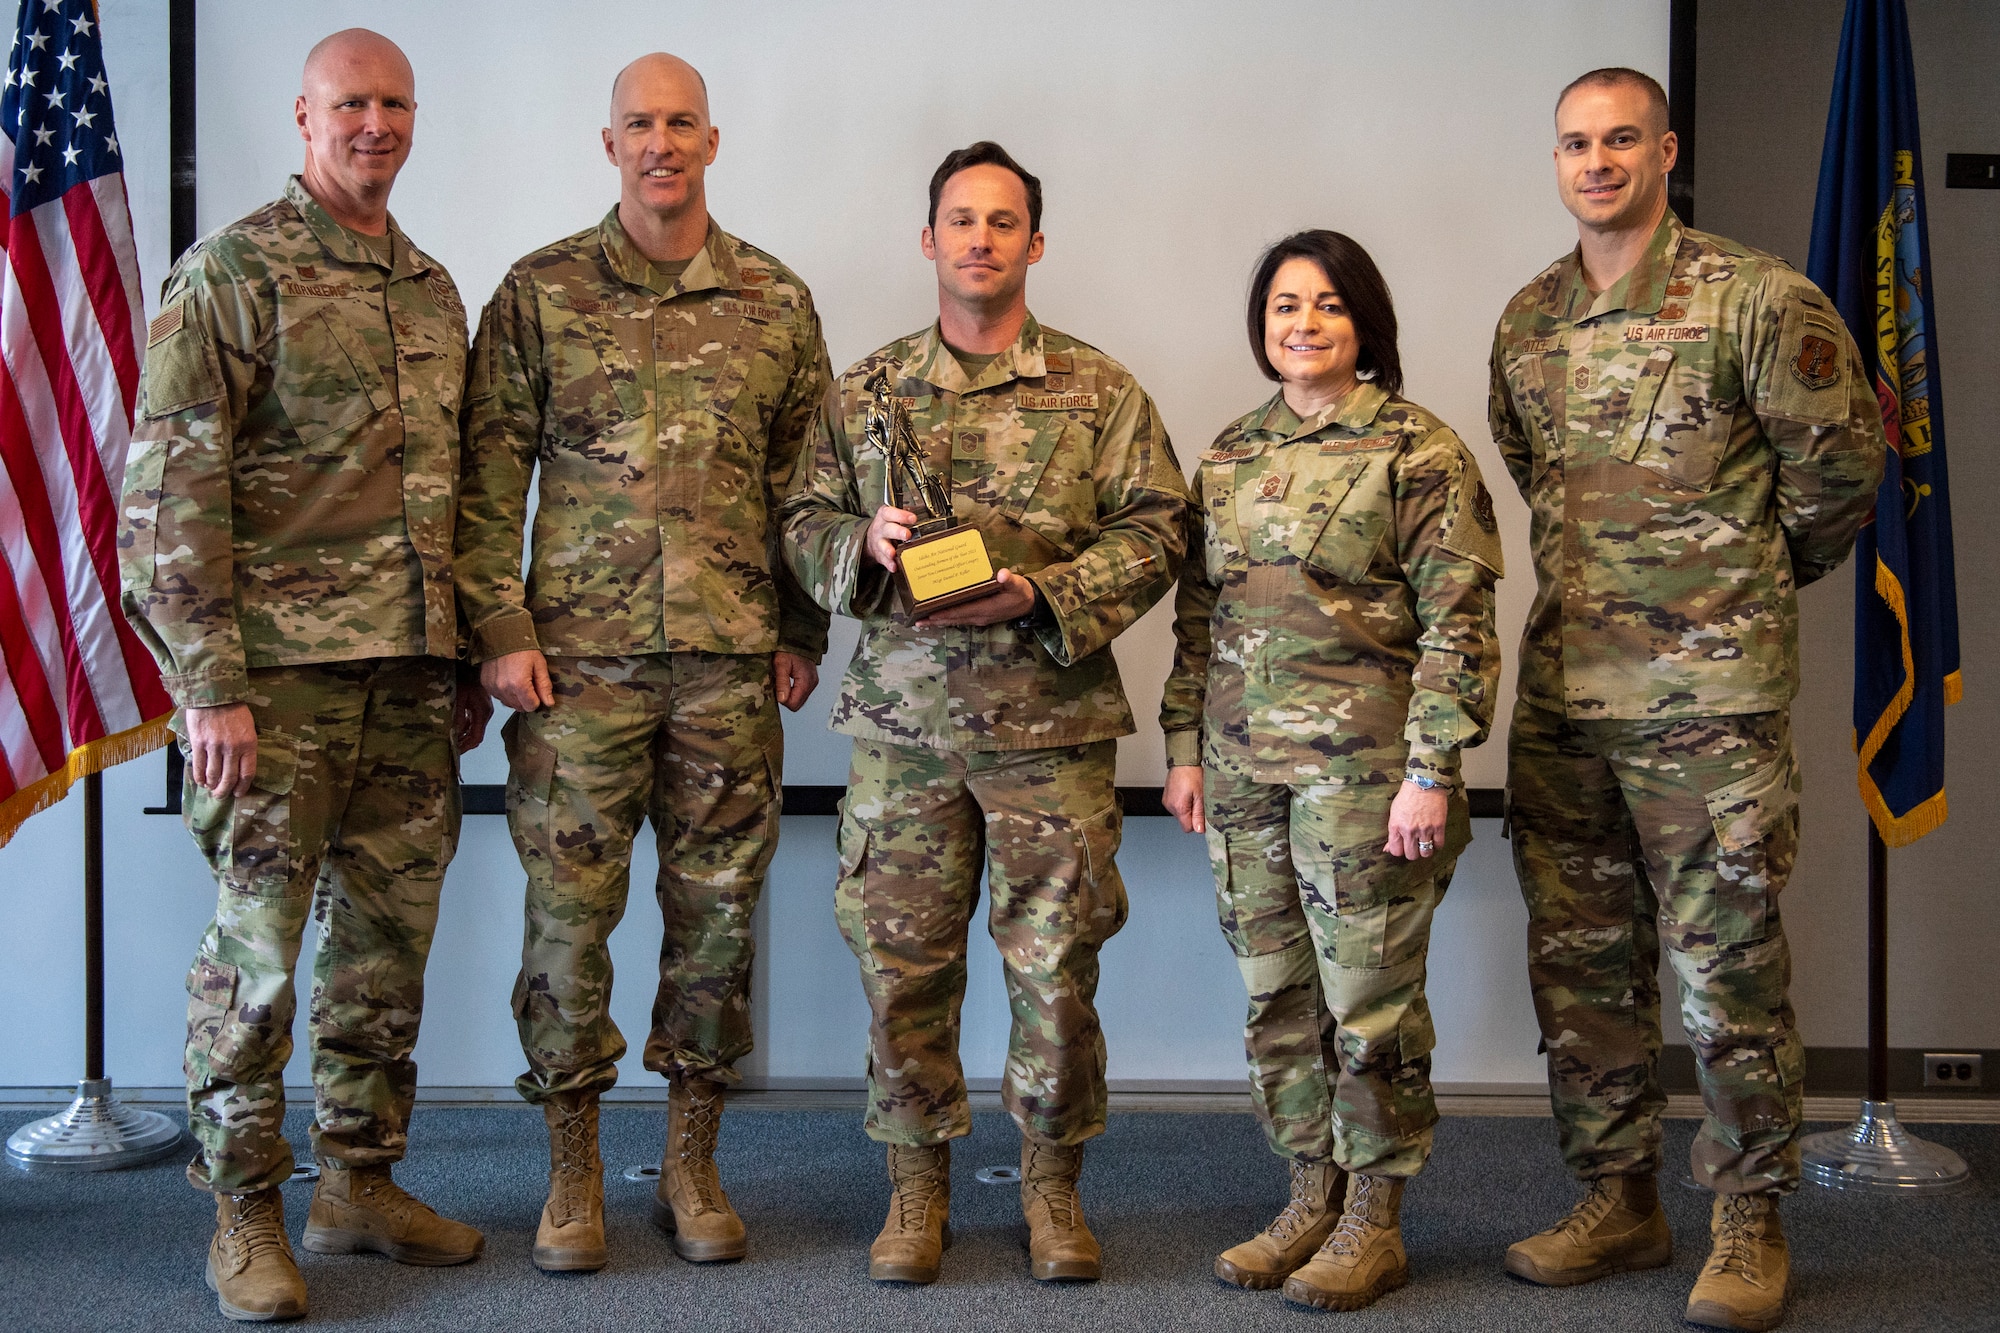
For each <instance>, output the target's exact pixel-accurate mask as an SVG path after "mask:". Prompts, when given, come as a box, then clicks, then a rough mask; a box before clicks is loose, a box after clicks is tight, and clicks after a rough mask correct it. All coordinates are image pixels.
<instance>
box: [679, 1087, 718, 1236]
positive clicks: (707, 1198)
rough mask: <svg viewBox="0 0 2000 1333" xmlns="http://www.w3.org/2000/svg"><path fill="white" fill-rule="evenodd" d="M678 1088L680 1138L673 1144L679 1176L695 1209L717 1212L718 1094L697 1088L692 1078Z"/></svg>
mask: <svg viewBox="0 0 2000 1333" xmlns="http://www.w3.org/2000/svg"><path fill="white" fill-rule="evenodd" d="M681 1087H682V1090H683V1091H685V1092H686V1094H687V1113H686V1115H685V1117H684V1118H683V1119H682V1121H681V1141H680V1143H679V1144H678V1145H676V1147H675V1155H676V1156H677V1157H679V1158H680V1162H681V1179H682V1180H683V1181H685V1182H686V1183H687V1188H688V1193H689V1195H690V1196H691V1198H690V1200H689V1202H690V1203H691V1204H692V1205H693V1208H694V1211H695V1212H697V1213H706V1212H717V1211H720V1209H721V1205H720V1203H719V1202H718V1200H719V1199H720V1198H721V1195H722V1177H721V1176H720V1175H719V1174H718V1173H717V1171H716V1169H715V1143H716V1140H717V1139H718V1138H719V1137H720V1136H721V1130H722V1097H721V1094H719V1093H717V1092H714V1091H713V1090H712V1089H708V1088H706V1087H703V1088H700V1089H697V1088H696V1087H695V1085H694V1084H693V1083H692V1081H690V1082H687V1083H683V1084H682V1085H681ZM704 1094H706V1095H704Z"/></svg>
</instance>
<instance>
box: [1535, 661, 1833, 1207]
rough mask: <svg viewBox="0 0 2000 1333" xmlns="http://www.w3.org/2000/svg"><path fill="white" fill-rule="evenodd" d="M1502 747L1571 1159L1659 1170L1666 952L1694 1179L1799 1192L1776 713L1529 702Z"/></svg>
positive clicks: (1607, 1167) (1786, 776) (1584, 1172)
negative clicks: (1696, 1114)
mask: <svg viewBox="0 0 2000 1333" xmlns="http://www.w3.org/2000/svg"><path fill="white" fill-rule="evenodd" d="M1508 752H1509V753H1508V760H1509V763H1508V786H1509V788H1510V791H1511V796H1512V805H1511V807H1510V824H1511V830H1512V839H1513V848H1514V864H1515V868H1516V870H1517V871H1518V873H1519V875H1520V879H1521V890H1522V894H1523V896H1524V897H1525V898H1526V900H1527V905H1528V977H1529V981H1530V983H1531V984H1532V986H1533V989H1534V997H1535V1015H1536V1018H1537V1019H1538V1020H1539V1021H1540V1024H1541V1029H1542V1040H1543V1043H1544V1045H1545V1046H1546V1047H1547V1048H1548V1057H1549V1090H1550V1100H1551V1102H1552V1104H1553V1107H1554V1110H1555V1117H1556V1127H1557V1133H1558V1137H1559V1139H1560V1142H1561V1145H1562V1151H1563V1157H1564V1159H1565V1160H1566V1161H1567V1162H1568V1164H1569V1167H1570V1170H1571V1171H1572V1172H1573V1173H1575V1174H1576V1175H1577V1176H1578V1177H1579V1178H1581V1179H1586V1180H1588V1179H1592V1178H1594V1177H1597V1176H1607V1175H1633V1174H1641V1173H1648V1172H1653V1171H1657V1170H1658V1169H1659V1166H1660V1155H1661V1129H1660V1116H1661V1114H1662V1113H1663V1112H1664V1111H1665V1109H1666V1100H1667V1099H1666V1093H1665V1091H1664V1090H1663V1089H1662V1088H1661V1086H1660V1081H1659V1053H1660V983H1659V976H1660V948H1661V946H1662V945H1665V947H1666V950H1667V959H1668V962H1669V963H1670V964H1671V965H1672V968H1673V972H1674V975H1675V976H1676V977H1677V978H1678V980H1679V989H1680V1007H1681V1024H1682V1026H1683V1027H1684V1028H1685V1030H1686V1032H1687V1036H1688V1043H1689V1045H1690V1046H1691V1047H1692V1049H1693V1054H1694V1059H1695V1073H1696V1077H1697V1079H1698V1080H1699V1082H1700V1085H1701V1092H1702V1104H1703V1107H1704V1109H1705V1110H1706V1112H1707V1115H1706V1118H1705V1119H1704V1120H1703V1122H1702V1126H1701V1129H1700V1131H1699V1132H1698V1133H1697V1134H1696V1135H1695V1139H1694V1144H1693V1146H1692V1148H1691V1149H1690V1150H1689V1152H1690V1166H1691V1169H1692V1171H1693V1174H1694V1179H1695V1180H1696V1182H1697V1183H1699V1184H1702V1185H1705V1186H1707V1187H1709V1188H1710V1189H1713V1190H1716V1191H1717V1192H1719V1193H1724V1194H1747V1193H1760V1192H1764V1191H1772V1190H1776V1191H1784V1190H1790V1189H1793V1188H1795V1187H1796V1186H1797V1185H1798V1181H1799V1153H1798V1145H1797V1136H1798V1131H1799V1125H1800V1119H1801V1115H1802V1113H1803V1110H1804V1093H1805V1088H1804V1073H1805V1048H1804V1045H1803V1043H1802V1041H1801V1040H1800V1037H1799V1031H1798V1023H1797V1020H1796V1018H1795V1017H1794V1015H1793V1013H1792V1006H1791V1002H1790V1001H1789V1000H1788V999H1787V998H1786V987H1787V985H1788V984H1789V982H1790V980H1791V968H1792V964H1791V953H1790V947H1789V945H1788V944H1787V943H1786V940H1785V933H1784V930H1783V927H1782V924H1781V921H1780V917H1779V912H1778V901H1779V899H1778V895H1779V892H1780V891H1781V890H1782V889H1783V888H1784V887H1785V881H1786V879H1787V878H1788V877H1789V876H1790V875H1791V871H1792V866H1793V865H1794V863H1795V862H1796V861H1797V858H1798V845H1799V804H1798V798H1799V789H1800V778H1799V770H1798V765H1797V761H1796V759H1795V758H1794V755H1793V752H1792V740H1791V731H1790V726H1789V723H1788V720H1787V718H1786V716H1785V713H1784V712H1783V711H1782V710H1781V711H1777V712H1769V713H1754V714H1746V715H1736V716H1730V717H1714V718H1678V719H1667V720H1661V721H1650V722H1648V721H1632V720H1626V719H1573V718H1564V717H1562V716H1561V715H1560V714H1557V713H1555V712H1553V711H1550V710H1548V709H1544V708H1539V707H1536V706H1535V705H1534V704H1532V703H1529V702H1528V701H1527V700H1525V699H1524V700H1520V701H1517V703H1516V705H1515V709H1514V718H1513V724H1512V726H1511V727H1510V729H1509V732H1508Z"/></svg>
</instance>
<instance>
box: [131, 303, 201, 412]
mask: <svg viewBox="0 0 2000 1333" xmlns="http://www.w3.org/2000/svg"><path fill="white" fill-rule="evenodd" d="M187 307H188V302H187V299H186V298H183V299H181V300H179V301H176V302H174V304H173V305H171V306H169V307H167V308H166V309H165V310H163V311H161V312H160V313H159V315H158V316H157V317H155V318H154V320H153V322H152V323H151V324H149V325H147V326H146V372H145V375H144V377H143V378H142V380H141V381H140V404H139V413H140V415H141V416H144V417H147V418H158V417H163V416H166V415H168V414H169V413H172V412H179V411H181V410H182V409H184V408H189V407H193V406H195V405H196V404H197V403H212V402H215V401H216V400H217V399H219V398H220V397H222V373H221V371H220V370H219V369H218V368H217V366H216V363H215V357H214V355H213V354H212V353H211V352H210V350H209V346H208V339H207V338H206V337H204V336H203V335H202V330H201V326H200V325H199V324H193V323H189V322H188V319H187Z"/></svg>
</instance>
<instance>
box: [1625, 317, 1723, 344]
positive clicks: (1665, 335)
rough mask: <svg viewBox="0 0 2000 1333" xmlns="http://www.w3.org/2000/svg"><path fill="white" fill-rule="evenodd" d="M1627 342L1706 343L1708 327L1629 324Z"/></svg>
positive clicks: (1626, 327) (1626, 332)
mask: <svg viewBox="0 0 2000 1333" xmlns="http://www.w3.org/2000/svg"><path fill="white" fill-rule="evenodd" d="M1662 313H1665V312H1662ZM1625 341H1626V342H1628V343H1705V342H1707V341H1708V325H1706V324H1627V325H1626V326H1625Z"/></svg>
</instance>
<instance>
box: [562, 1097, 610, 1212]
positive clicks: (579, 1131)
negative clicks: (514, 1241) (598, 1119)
mask: <svg viewBox="0 0 2000 1333" xmlns="http://www.w3.org/2000/svg"><path fill="white" fill-rule="evenodd" d="M554 1139H555V1153H556V1172H555V1174H556V1181H555V1182H552V1185H553V1187H552V1188H551V1190H550V1191H549V1192H550V1194H551V1196H552V1203H553V1206H552V1207H551V1208H550V1209H549V1220H550V1221H552V1222H554V1223H555V1224H556V1225H557V1226H559V1227H564V1226H568V1225H569V1224H570V1223H572V1222H578V1221H588V1220H589V1219H590V1190H589V1185H588V1180H589V1177H590V1176H591V1175H592V1173H594V1172H596V1171H600V1170H602V1169H603V1168H602V1166H601V1165H600V1164H599V1162H598V1161H597V1136H596V1135H595V1134H593V1133H592V1132H591V1120H590V1117H589V1116H588V1115H587V1114H585V1112H584V1110H583V1108H581V1107H564V1108H563V1112H562V1114H560V1115H558V1116H557V1117H556V1123H555V1129H554Z"/></svg>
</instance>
